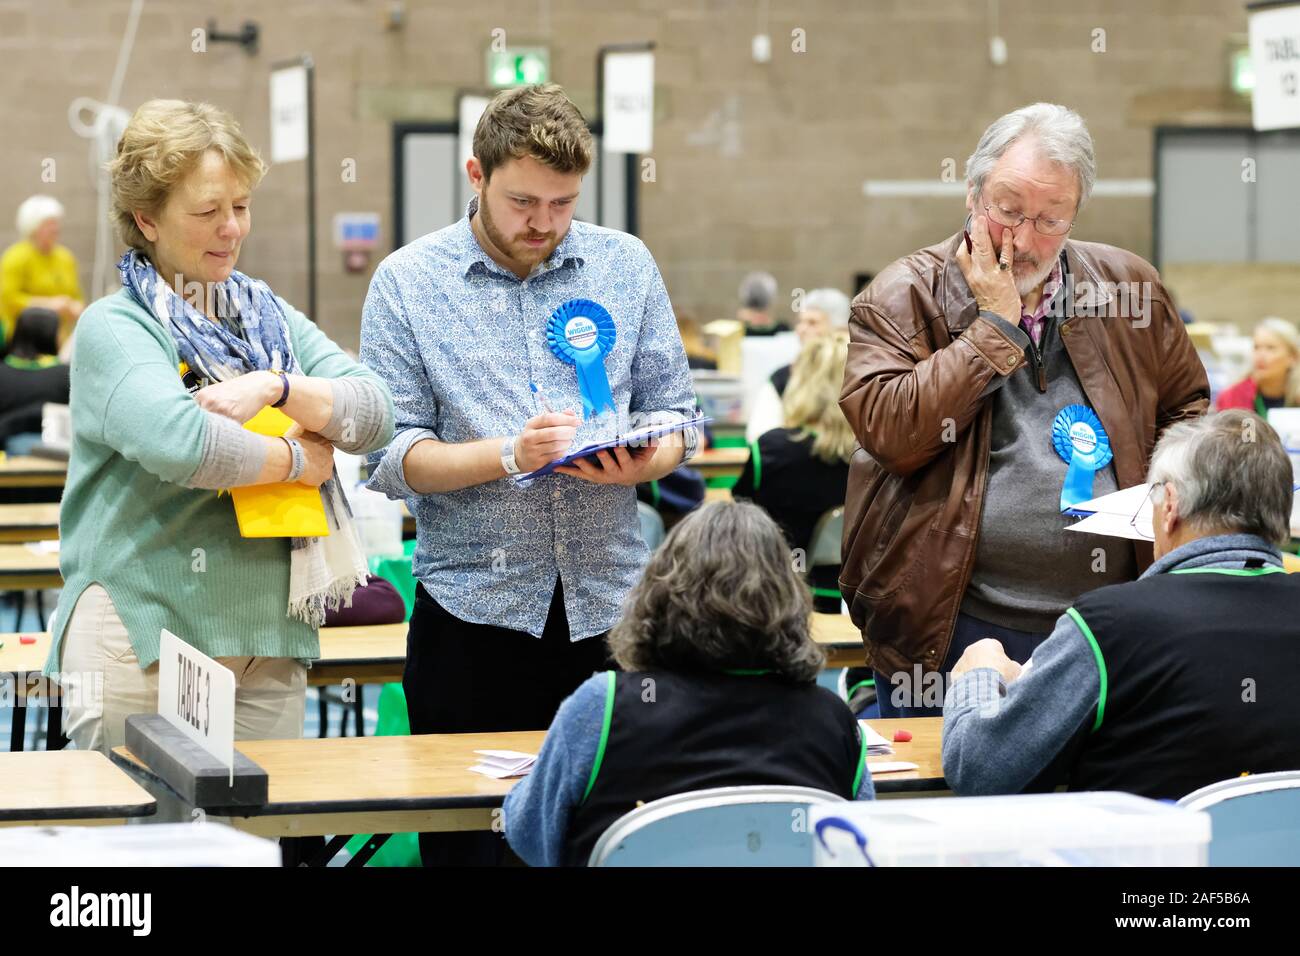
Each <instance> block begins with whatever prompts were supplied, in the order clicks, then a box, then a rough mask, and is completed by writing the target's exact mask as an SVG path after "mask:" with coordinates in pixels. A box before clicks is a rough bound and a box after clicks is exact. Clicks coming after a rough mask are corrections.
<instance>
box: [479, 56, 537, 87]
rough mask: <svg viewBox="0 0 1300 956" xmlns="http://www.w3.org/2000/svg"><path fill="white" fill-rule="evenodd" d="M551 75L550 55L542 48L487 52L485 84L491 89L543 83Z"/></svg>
mask: <svg viewBox="0 0 1300 956" xmlns="http://www.w3.org/2000/svg"><path fill="white" fill-rule="evenodd" d="M550 74H551V54H550V52H549V51H548V50H547V49H546V47H544V46H513V47H506V48H505V49H504V50H493V49H491V48H490V47H489V48H488V51H487V82H488V86H490V87H492V88H493V89H504V88H505V87H507V86H522V85H524V84H526V83H529V84H530V83H545V82H546V80H547V78H548V77H549V76H550Z"/></svg>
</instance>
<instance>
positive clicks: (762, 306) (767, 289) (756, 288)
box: [736, 272, 776, 312]
mask: <svg viewBox="0 0 1300 956" xmlns="http://www.w3.org/2000/svg"><path fill="white" fill-rule="evenodd" d="M736 294H737V295H738V296H739V297H740V304H741V306H742V307H743V308H746V309H758V310H759V311H760V312H766V311H767V310H768V309H770V308H771V307H772V303H773V302H774V301H775V300H776V279H775V278H774V277H773V276H772V274H771V273H769V272H751V273H750V274H749V275H747V276H745V278H743V279H741V280H740V289H739V290H738V291H737V293H736Z"/></svg>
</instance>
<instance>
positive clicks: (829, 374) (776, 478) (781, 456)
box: [731, 330, 854, 612]
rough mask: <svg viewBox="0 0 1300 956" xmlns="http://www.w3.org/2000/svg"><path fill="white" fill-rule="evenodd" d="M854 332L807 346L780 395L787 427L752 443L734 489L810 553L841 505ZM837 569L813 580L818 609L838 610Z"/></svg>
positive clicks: (850, 441) (849, 448)
mask: <svg viewBox="0 0 1300 956" xmlns="http://www.w3.org/2000/svg"><path fill="white" fill-rule="evenodd" d="M848 348H849V334H848V332H846V331H843V330H837V331H834V332H830V333H828V334H825V335H822V336H818V337H816V338H814V339H812V340H811V341H809V342H808V343H807V344H806V345H805V346H804V347H803V350H802V351H801V352H800V353H799V357H798V358H797V359H795V361H794V364H793V365H791V367H790V382H789V384H788V385H787V386H786V389H785V395H784V396H783V397H782V402H781V404H782V409H783V412H784V422H783V425H782V427H779V428H773V429H771V430H770V431H767V432H765V433H764V434H762V435H760V436H759V438H758V441H756V442H752V443H751V444H750V450H749V461H748V462H747V463H746V465H745V470H744V471H743V472H742V473H741V475H740V480H739V481H737V482H736V486H735V487H734V488H732V490H731V493H732V496H733V497H735V498H748V499H751V500H752V501H753V502H754V503H755V504H758V505H761V506H762V507H763V508H765V509H766V510H767V512H768V514H770V515H771V516H772V517H773V518H774V519H776V523H777V524H778V525H780V526H781V530H782V531H784V532H785V536H786V540H787V541H788V542H789V543H790V547H792V548H803V549H804V551H805V553H807V554H811V551H812V545H813V540H812V539H813V531H814V530H815V528H816V526H817V521H818V519H819V518H821V516H822V515H823V514H825V513H826V512H827V511H829V510H830V509H832V508H837V507H839V506H840V505H842V504H844V491H845V488H846V486H847V484H848V477H849V458H850V456H851V455H852V454H853V447H854V438H853V431H852V429H850V428H849V423H848V421H847V420H846V419H845V418H844V415H843V414H842V413H841V412H840V406H839V397H840V385H841V384H842V383H843V381H844V363H845V361H846V359H847V358H848ZM838 578H839V568H838V567H828V568H822V569H817V571H816V572H815V573H814V574H813V576H812V584H813V588H814V594H815V596H816V601H815V604H816V606H817V610H826V611H831V612H837V611H839V609H840V596H839V590H838V587H839V581H838Z"/></svg>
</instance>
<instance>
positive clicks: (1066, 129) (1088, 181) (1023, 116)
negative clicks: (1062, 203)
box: [966, 103, 1097, 209]
mask: <svg viewBox="0 0 1300 956" xmlns="http://www.w3.org/2000/svg"><path fill="white" fill-rule="evenodd" d="M1026 136H1032V137H1033V138H1034V139H1035V140H1036V141H1037V143H1038V152H1039V154H1040V155H1041V156H1043V157H1044V158H1045V159H1047V160H1049V161H1050V162H1053V163H1058V164H1060V165H1062V166H1067V167H1069V168H1070V169H1072V170H1074V174H1075V176H1077V177H1078V180H1079V205H1078V208H1079V209H1082V208H1083V206H1084V203H1086V202H1087V201H1088V197H1089V196H1091V195H1092V186H1093V183H1095V182H1096V181H1097V161H1096V159H1095V158H1094V156H1093V149H1092V134H1091V133H1089V132H1088V126H1087V124H1086V123H1084V121H1083V117H1082V116H1080V115H1079V114H1078V113H1076V112H1075V111H1074V110H1072V109H1070V108H1068V107H1065V106H1058V105H1057V104H1055V103H1034V104H1033V105H1032V106H1022V107H1021V108H1020V109H1018V110H1015V111H1014V112H1011V113H1007V114H1006V115H1005V116H1000V117H998V118H997V119H995V120H994V121H993V122H992V123H991V124H990V125H989V128H988V129H986V130H985V131H984V135H983V136H981V137H980V141H979V144H978V145H976V147H975V152H973V153H971V154H970V158H969V159H967V160H966V182H967V184H968V185H970V186H972V187H973V188H974V190H975V193H976V194H977V195H978V194H980V193H982V192H983V190H984V181H985V180H986V179H988V176H989V173H991V172H992V171H993V167H994V166H995V165H996V164H997V161H998V160H999V159H1001V158H1002V154H1003V153H1005V152H1006V151H1007V150H1008V149H1010V148H1011V146H1012V145H1013V144H1014V143H1016V142H1019V141H1020V140H1021V139H1023V138H1024V137H1026Z"/></svg>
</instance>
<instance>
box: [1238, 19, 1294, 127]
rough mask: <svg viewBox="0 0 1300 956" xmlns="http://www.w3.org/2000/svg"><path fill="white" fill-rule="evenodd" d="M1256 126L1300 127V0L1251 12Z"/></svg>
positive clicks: (1252, 105)
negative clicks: (1291, 3) (1274, 7)
mask: <svg viewBox="0 0 1300 956" xmlns="http://www.w3.org/2000/svg"><path fill="white" fill-rule="evenodd" d="M1250 64H1251V67H1252V68H1253V69H1254V71H1255V90H1254V92H1253V93H1252V95H1251V113H1252V119H1253V122H1254V126H1255V129H1258V130H1267V129H1290V128H1300V3H1297V4H1294V5H1292V6H1288V7H1278V8H1276V9H1268V10H1258V11H1254V12H1252V13H1251V14H1250Z"/></svg>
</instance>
